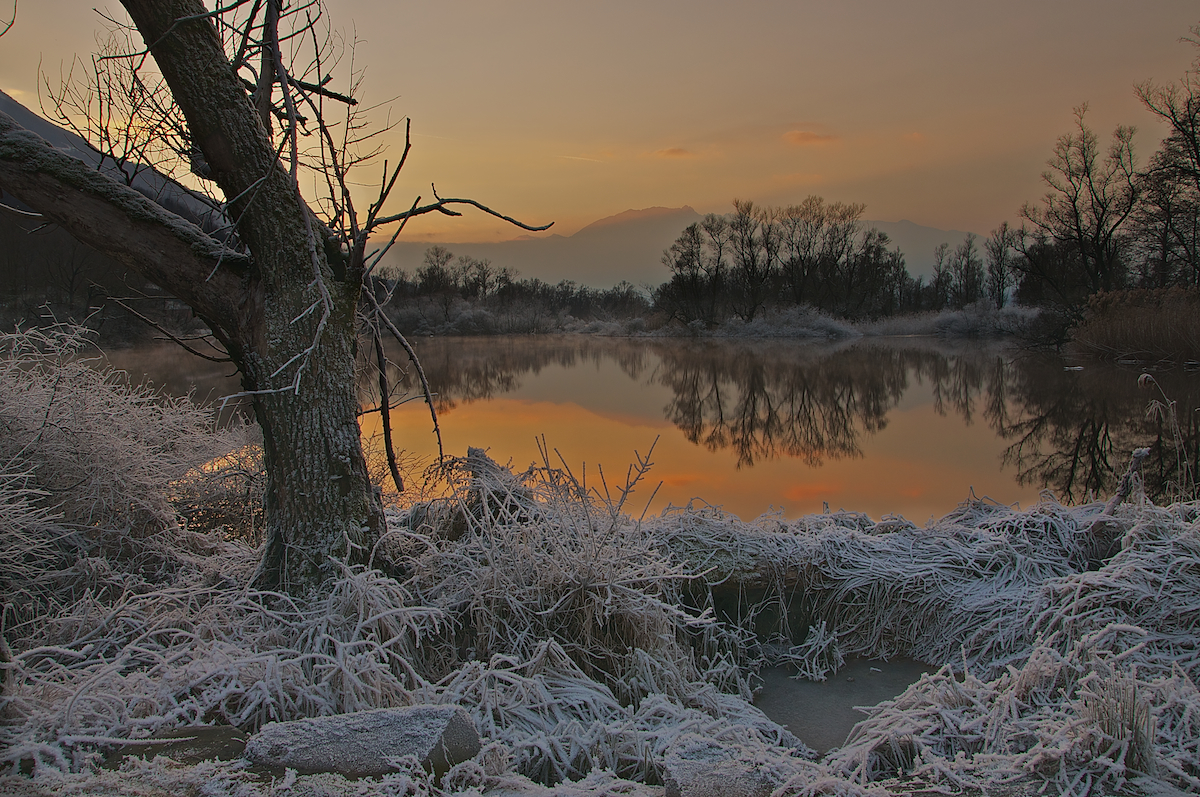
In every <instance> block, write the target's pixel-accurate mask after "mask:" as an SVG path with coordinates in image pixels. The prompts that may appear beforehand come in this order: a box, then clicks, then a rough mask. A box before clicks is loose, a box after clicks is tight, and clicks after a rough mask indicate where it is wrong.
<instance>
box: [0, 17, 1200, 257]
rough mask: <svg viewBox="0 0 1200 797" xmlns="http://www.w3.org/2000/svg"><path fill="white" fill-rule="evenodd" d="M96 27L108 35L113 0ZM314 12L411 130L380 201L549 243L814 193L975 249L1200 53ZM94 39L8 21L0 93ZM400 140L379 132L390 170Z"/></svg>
mask: <svg viewBox="0 0 1200 797" xmlns="http://www.w3.org/2000/svg"><path fill="white" fill-rule="evenodd" d="M98 8H99V10H100V11H101V12H106V13H111V14H114V15H117V16H123V12H122V11H121V9H120V7H119V5H118V4H117V3H116V2H113V0H108V1H107V2H101V3H100V4H98ZM329 11H330V15H331V18H332V24H333V25H334V27H335V29H337V30H339V31H341V32H342V33H343V34H344V36H345V37H346V38H347V39H348V40H349V39H354V38H355V37H357V38H358V39H360V40H361V44H360V45H359V49H358V51H357V53H356V54H355V63H356V65H358V66H360V67H361V66H364V65H365V66H366V68H367V76H366V81H365V84H364V87H365V95H364V97H363V100H364V104H365V105H373V104H378V103H385V105H384V107H383V108H381V109H380V111H379V112H378V113H377V115H376V117H375V118H376V120H377V121H378V122H380V123H383V122H384V121H385V120H386V119H388V118H390V119H392V120H396V119H398V118H401V117H403V116H405V115H409V116H411V117H412V118H413V134H414V137H413V142H414V148H413V153H412V155H411V157H410V161H409V167H408V169H407V172H406V175H405V177H404V179H402V181H401V183H402V184H401V185H400V186H399V188H398V191H397V193H396V196H397V200H396V202H397V204H398V205H399V204H407V203H408V202H410V201H411V197H413V196H415V195H417V194H421V195H423V196H425V197H426V198H428V197H429V196H430V183H432V182H436V184H437V186H438V190H439V192H440V193H442V194H443V195H448V196H469V197H472V198H475V199H478V200H479V201H482V202H484V203H486V204H488V205H491V206H493V207H496V208H498V209H501V210H503V212H505V213H508V214H510V215H513V216H516V217H518V218H521V219H522V220H524V221H528V222H530V223H545V222H549V221H554V222H556V224H555V226H554V227H553V228H552V229H551V230H550V231H549V232H548V233H542V234H541V236H543V237H548V236H550V235H554V234H559V235H563V236H569V235H571V234H573V233H575V232H578V231H579V230H580V229H582V228H583V227H585V226H586V225H588V224H590V223H592V222H594V221H596V220H598V219H602V218H605V217H608V216H612V215H615V214H619V213H621V212H623V211H625V210H627V209H631V208H650V207H656V206H661V207H669V208H678V207H681V206H684V205H690V206H692V207H693V208H695V209H696V211H697V212H699V213H702V214H703V213H707V212H725V211H726V210H727V209H728V208H729V204H730V200H732V199H733V198H734V197H740V198H744V199H751V200H754V201H755V202H758V203H761V204H791V203H795V202H798V201H800V200H801V199H803V198H804V197H805V196H807V195H809V194H819V195H822V196H824V197H826V198H827V199H829V200H831V201H853V202H863V203H865V204H866V205H867V213H866V216H867V217H868V218H871V219H881V220H894V221H898V220H900V219H908V220H911V221H912V222H914V223H915V224H918V225H922V226H927V227H933V228H938V229H944V230H969V231H972V232H976V233H979V234H986V233H987V232H988V231H989V230H991V229H993V228H994V227H996V226H997V225H998V224H999V223H1000V222H1001V221H1004V220H1010V221H1011V220H1013V219H1015V217H1016V214H1017V210H1018V208H1019V207H1020V206H1021V204H1022V203H1024V202H1026V201H1036V200H1037V199H1038V198H1039V197H1040V196H1041V194H1042V193H1043V189H1042V185H1041V177H1040V174H1041V172H1042V170H1043V169H1044V165H1045V161H1046V159H1047V158H1048V157H1049V156H1050V154H1051V152H1052V149H1053V146H1054V141H1055V139H1056V138H1057V137H1058V136H1059V135H1061V134H1063V133H1065V132H1067V131H1069V130H1070V129H1071V126H1072V121H1073V120H1072V109H1073V108H1074V107H1075V106H1078V105H1079V104H1081V103H1084V102H1088V103H1090V112H1089V114H1088V121H1089V123H1090V124H1091V125H1092V126H1093V127H1094V128H1095V130H1096V131H1097V132H1098V133H1099V134H1100V135H1101V136H1102V137H1103V138H1105V139H1107V135H1108V133H1109V132H1110V131H1111V130H1112V129H1113V128H1114V127H1115V126H1116V125H1117V124H1118V123H1125V124H1133V125H1136V126H1138V127H1139V128H1140V132H1139V134H1138V138H1137V142H1138V151H1139V153H1140V154H1141V155H1142V156H1143V157H1145V156H1148V155H1149V154H1150V153H1151V152H1152V151H1153V150H1154V149H1155V148H1156V146H1157V144H1158V141H1159V139H1160V138H1161V135H1162V133H1163V130H1162V128H1161V127H1160V126H1159V125H1158V124H1157V123H1156V122H1155V121H1154V120H1153V119H1152V118H1151V117H1150V115H1149V114H1148V113H1147V112H1145V111H1144V109H1142V108H1141V106H1140V104H1139V102H1138V101H1137V98H1136V97H1135V96H1134V92H1133V86H1134V84H1136V83H1138V82H1141V81H1145V80H1156V81H1159V82H1171V81H1174V80H1176V79H1178V78H1179V77H1180V76H1181V75H1182V74H1183V72H1184V71H1185V70H1186V69H1187V68H1188V67H1189V65H1190V64H1191V63H1192V61H1193V58H1194V56H1195V54H1196V50H1195V48H1193V47H1192V46H1191V45H1188V44H1184V43H1180V37H1182V36H1185V35H1187V34H1188V28H1189V26H1190V25H1192V24H1194V23H1195V22H1196V21H1197V19H1198V18H1200V12H1198V11H1197V8H1196V6H1195V5H1194V4H1193V3H1191V2H1187V0H1156V1H1154V2H1147V3H1140V4H1130V3H1123V2H1119V1H1118V0H1102V1H1101V2H1097V1H1096V0H1062V1H1061V2H1056V3H1044V2H1034V1H1033V0H1014V2H1006V3H991V4H962V3H958V2H951V0H914V2H909V3H903V4H897V3H889V2H884V0H858V1H857V2H846V3H838V4H828V3H816V2H796V3H782V2H759V3H750V4H729V3H713V2H707V1H704V2H688V3H683V2H660V3H654V4H650V5H647V4H644V3H631V2H609V3H605V4H603V5H601V4H589V3H574V4H559V3H552V2H548V1H547V0H514V2H513V3H508V4H504V5H502V6H500V5H496V4H491V3H486V2H482V1H481V0H463V2H460V3H455V4H414V5H412V6H402V7H397V6H395V5H394V4H390V3H386V4H385V3H382V2H379V0H332V1H331V2H330V3H329ZM101 22H102V20H101V18H100V16H99V15H98V14H96V13H94V12H93V11H92V10H91V9H90V8H87V7H84V6H81V5H80V4H78V3H73V2H70V3H69V2H67V0H39V2H37V3H33V2H28V0H26V1H25V2H22V3H21V4H20V5H19V10H18V15H17V21H16V26H15V27H14V28H13V29H12V31H10V32H9V34H8V35H7V36H5V38H4V47H3V48H0V89H4V90H5V91H7V92H9V93H10V94H12V95H13V96H14V98H16V99H18V100H20V101H21V102H23V103H25V104H26V105H28V106H30V107H32V108H34V109H36V108H37V107H38V101H37V97H38V93H39V91H38V69H39V64H40V67H41V70H42V72H44V73H45V74H46V76H47V78H48V79H49V80H50V82H51V83H52V84H54V83H56V81H57V80H58V77H59V74H60V66H61V70H62V71H63V72H65V71H67V70H68V69H69V67H70V64H71V61H72V59H73V58H74V57H76V55H78V56H80V57H82V58H86V57H87V56H88V54H89V53H90V52H92V51H93V50H94V49H95V31H97V30H98V29H99V28H100V27H101ZM44 91H45V88H44V86H43V88H42V92H43V93H44ZM389 114H390V117H389ZM400 141H401V139H400V134H399V133H398V132H393V133H391V134H389V136H388V137H385V143H387V144H388V145H389V146H390V148H391V152H392V154H393V155H394V154H395V153H396V152H398V149H399V145H400ZM373 179H375V178H374V173H373V172H372V176H371V177H370V178H369V179H367V178H364V182H369V181H370V180H373ZM363 191H364V192H365V193H367V194H369V193H371V192H372V191H373V188H372V187H371V186H369V185H368V186H365V187H364V189H363ZM517 232H518V231H516V230H514V229H513V228H511V227H508V226H507V225H505V224H503V223H502V222H497V221H495V220H492V219H488V218H485V217H482V216H481V215H480V214H468V215H466V216H465V217H464V218H461V219H450V218H445V217H436V218H435V217H425V218H421V219H418V220H416V221H414V222H413V223H412V224H411V225H409V227H408V228H407V229H406V231H405V238H406V239H407V240H409V241H414V242H445V241H458V242H468V241H471V242H485V241H493V242H494V241H502V240H508V239H512V238H514V237H516V235H515V233H517Z"/></svg>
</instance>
